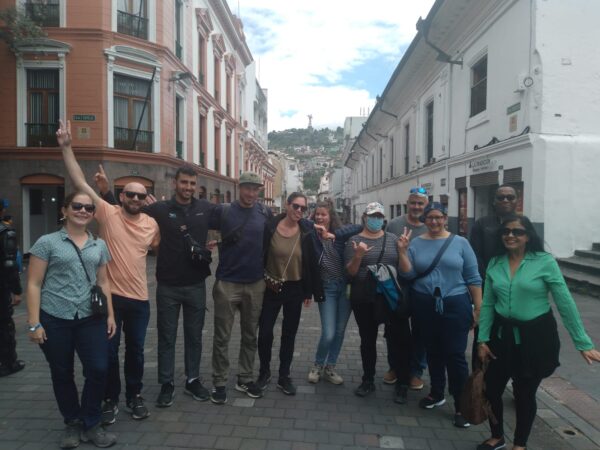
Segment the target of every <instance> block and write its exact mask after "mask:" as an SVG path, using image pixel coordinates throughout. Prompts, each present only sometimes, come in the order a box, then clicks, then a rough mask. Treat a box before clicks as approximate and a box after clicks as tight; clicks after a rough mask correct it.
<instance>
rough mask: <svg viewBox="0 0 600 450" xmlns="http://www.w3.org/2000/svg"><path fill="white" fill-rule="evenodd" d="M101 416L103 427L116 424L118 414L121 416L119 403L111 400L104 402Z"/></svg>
mask: <svg viewBox="0 0 600 450" xmlns="http://www.w3.org/2000/svg"><path fill="white" fill-rule="evenodd" d="M101 414H102V415H101V421H102V425H110V424H111V423H115V420H117V414H119V407H118V406H117V402H115V401H114V400H111V399H109V398H107V399H106V400H104V404H103V405H102V412H101Z"/></svg>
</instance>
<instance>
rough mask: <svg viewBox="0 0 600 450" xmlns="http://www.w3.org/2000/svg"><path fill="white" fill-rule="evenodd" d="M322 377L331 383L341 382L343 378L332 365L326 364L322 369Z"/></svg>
mask: <svg viewBox="0 0 600 450" xmlns="http://www.w3.org/2000/svg"><path fill="white" fill-rule="evenodd" d="M323 379H324V380H327V381H329V382H330V383H332V384H342V383H343V382H344V379H343V378H342V377H340V376H339V375H338V374H337V373H336V372H335V370H333V366H326V367H325V369H324V370H323Z"/></svg>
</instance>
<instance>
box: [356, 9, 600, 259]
mask: <svg viewBox="0 0 600 450" xmlns="http://www.w3.org/2000/svg"><path fill="white" fill-rule="evenodd" d="M597 17H600V2H596V1H594V0H578V1H577V2H564V1H560V0H543V1H542V0H516V1H497V0H480V1H478V2H472V1H470V0H453V1H443V0H437V1H436V2H435V4H434V5H433V7H432V9H431V11H430V12H429V14H428V16H427V18H426V19H425V20H424V21H421V22H420V23H419V24H418V30H419V32H418V34H417V36H416V37H415V39H414V40H413V42H412V43H411V45H410V47H409V48H408V49H407V51H406V53H405V55H404V57H403V58H402V60H401V61H400V63H399V64H398V67H397V68H396V70H395V71H394V73H393V75H392V77H391V78H390V80H389V82H388V84H387V86H386V88H385V91H384V92H383V94H382V96H381V97H380V98H379V100H378V103H377V105H376V107H375V108H374V109H373V111H372V112H371V114H370V115H369V118H368V120H367V122H366V125H365V127H364V129H363V130H362V131H361V132H360V134H359V136H358V138H357V139H356V141H355V142H354V143H353V144H352V146H351V148H350V149H349V150H348V152H347V153H346V158H345V164H346V166H347V167H350V168H351V169H352V182H351V186H352V192H351V196H352V206H353V214H352V215H353V219H354V220H357V219H358V218H359V216H360V214H361V212H362V209H363V208H364V206H365V205H366V204H367V203H368V202H370V201H374V200H377V201H380V202H382V203H383V204H384V205H385V207H386V211H387V215H388V217H393V216H396V215H399V214H401V213H404V212H405V208H406V206H405V202H406V199H407V196H408V191H409V189H410V188H411V187H414V186H416V185H421V186H424V187H427V188H428V189H429V191H430V194H431V197H432V198H433V199H434V200H439V201H442V202H443V203H447V205H448V210H449V216H450V227H451V229H452V230H454V231H457V232H459V233H461V234H466V233H468V230H469V228H470V226H471V224H472V222H473V220H474V219H477V218H479V217H481V216H483V215H486V214H489V213H491V201H492V196H493V192H494V190H495V188H496V187H497V186H498V185H499V184H501V183H510V184H512V185H514V186H515V187H516V188H517V189H518V191H519V197H520V199H519V209H520V210H521V211H522V212H523V213H524V214H525V215H527V216H529V217H530V218H531V220H532V222H534V224H535V226H536V227H537V229H538V230H539V231H540V232H541V233H542V235H543V237H544V239H545V241H546V243H547V244H548V248H549V250H551V251H552V252H553V253H554V254H555V255H556V256H568V255H571V254H572V253H573V251H574V250H575V249H578V248H589V247H591V244H592V240H593V238H594V237H595V236H596V239H597V234H596V232H597V230H598V223H600V208H599V207H598V206H600V205H599V202H598V200H597V199H596V198H595V197H593V192H594V191H595V188H596V186H595V175H596V171H597V169H598V168H599V167H600V166H599V162H600V125H599V124H600V89H599V86H600V84H599V82H598V74H599V73H600V58H598V57H596V55H597V42H598V38H599V37H600V31H599V29H598V27H597V26H596V21H597V20H596V19H597ZM427 41H428V42H427ZM430 44H431V45H430ZM435 47H437V50H436V49H435ZM575 230H576V232H575Z"/></svg>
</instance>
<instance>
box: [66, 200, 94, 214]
mask: <svg viewBox="0 0 600 450" xmlns="http://www.w3.org/2000/svg"><path fill="white" fill-rule="evenodd" d="M71 209H72V210H73V211H81V209H85V212H89V213H93V212H94V211H96V205H92V204H90V203H86V204H83V203H79V202H72V203H71Z"/></svg>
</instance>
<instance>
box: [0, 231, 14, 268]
mask: <svg viewBox="0 0 600 450" xmlns="http://www.w3.org/2000/svg"><path fill="white" fill-rule="evenodd" d="M17 248H18V242H17V232H16V231H15V229H14V228H12V227H11V226H9V225H7V224H6V223H4V222H0V270H7V269H8V270H10V269H14V268H16V267H17Z"/></svg>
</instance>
